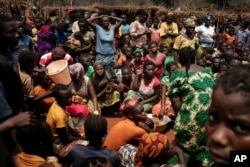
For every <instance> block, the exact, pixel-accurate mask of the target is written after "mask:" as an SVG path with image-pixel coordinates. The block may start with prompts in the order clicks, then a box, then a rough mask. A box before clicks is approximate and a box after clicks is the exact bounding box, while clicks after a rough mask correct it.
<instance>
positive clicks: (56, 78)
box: [45, 60, 71, 85]
mask: <svg viewBox="0 0 250 167" xmlns="http://www.w3.org/2000/svg"><path fill="white" fill-rule="evenodd" d="M45 72H46V75H48V76H49V77H50V79H51V80H52V81H53V82H54V83H55V84H65V85H69V84H70V82H71V77H70V73H69V68H68V62H67V61H66V60H56V61H52V62H51V63H50V64H49V65H48V66H47V67H46V69H45Z"/></svg>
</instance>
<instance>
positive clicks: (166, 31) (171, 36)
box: [160, 13, 179, 47]
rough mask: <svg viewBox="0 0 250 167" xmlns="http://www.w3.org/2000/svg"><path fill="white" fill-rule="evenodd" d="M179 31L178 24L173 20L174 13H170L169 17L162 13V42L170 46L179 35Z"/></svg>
mask: <svg viewBox="0 0 250 167" xmlns="http://www.w3.org/2000/svg"><path fill="white" fill-rule="evenodd" d="M178 32H179V31H178V26H177V24H176V23H175V22H173V14H172V13H169V14H168V15H167V17H166V15H165V14H164V15H162V23H161V26H160V37H161V43H165V44H167V46H168V47H169V46H170V44H171V43H173V42H174V40H175V38H176V37H177V36H178V35H179V34H178Z"/></svg>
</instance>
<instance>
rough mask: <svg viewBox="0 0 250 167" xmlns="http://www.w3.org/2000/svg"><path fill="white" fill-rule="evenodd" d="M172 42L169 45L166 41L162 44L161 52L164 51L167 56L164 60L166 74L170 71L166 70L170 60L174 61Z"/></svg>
mask: <svg viewBox="0 0 250 167" xmlns="http://www.w3.org/2000/svg"><path fill="white" fill-rule="evenodd" d="M172 46H173V45H172V44H170V46H169V47H168V46H167V44H166V43H161V44H160V52H161V53H164V54H165V55H166V58H165V60H164V75H165V76H167V75H168V71H166V67H167V64H168V63H169V62H172V61H174V56H172Z"/></svg>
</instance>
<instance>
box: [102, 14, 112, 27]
mask: <svg viewBox="0 0 250 167" xmlns="http://www.w3.org/2000/svg"><path fill="white" fill-rule="evenodd" d="M101 25H102V26H103V28H105V29H108V27H109V25H110V20H109V17H108V16H103V17H102V18H101Z"/></svg>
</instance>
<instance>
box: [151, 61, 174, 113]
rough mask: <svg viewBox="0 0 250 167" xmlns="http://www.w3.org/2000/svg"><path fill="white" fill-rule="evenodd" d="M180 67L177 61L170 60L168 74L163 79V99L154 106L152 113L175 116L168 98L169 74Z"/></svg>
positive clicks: (167, 67)
mask: <svg viewBox="0 0 250 167" xmlns="http://www.w3.org/2000/svg"><path fill="white" fill-rule="evenodd" d="M177 68H178V64H177V63H176V62H169V63H168V64H167V65H166V71H167V73H168V75H167V76H164V77H163V78H162V79H161V101H160V102H159V103H157V104H156V105H154V106H153V109H152V114H153V115H156V116H160V117H162V116H163V115H167V116H169V117H174V116H175V112H174V110H173V108H172V104H171V101H170V100H169V99H168V98H166V91H167V86H168V85H169V76H170V75H171V73H172V72H174V71H175V70H176V69H177Z"/></svg>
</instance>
